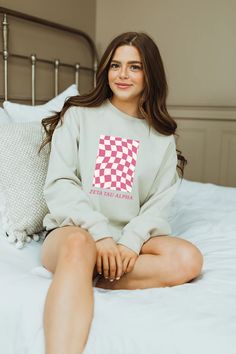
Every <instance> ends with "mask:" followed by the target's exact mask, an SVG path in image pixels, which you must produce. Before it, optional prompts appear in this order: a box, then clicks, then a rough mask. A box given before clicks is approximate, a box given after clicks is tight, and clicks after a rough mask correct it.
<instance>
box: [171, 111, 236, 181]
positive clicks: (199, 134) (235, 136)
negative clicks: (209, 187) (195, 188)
mask: <svg viewBox="0 0 236 354" xmlns="http://www.w3.org/2000/svg"><path fill="white" fill-rule="evenodd" d="M168 111H169V113H170V114H171V116H172V117H173V118H174V119H175V120H176V122H177V124H178V130H177V133H178V134H179V137H178V138H177V148H178V149H179V150H181V151H182V154H183V155H184V156H185V158H186V159H187V160H188V164H187V166H186V168H185V172H184V177H185V178H187V179H189V180H192V181H198V182H204V183H214V184H218V185H223V186H230V187H236V107H186V106H179V107H176V106H175V107H173V106H172V107H168Z"/></svg>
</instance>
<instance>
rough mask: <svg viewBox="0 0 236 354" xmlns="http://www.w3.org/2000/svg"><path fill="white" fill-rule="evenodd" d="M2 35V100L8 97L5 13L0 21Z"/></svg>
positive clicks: (6, 25)
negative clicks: (0, 21) (0, 23)
mask: <svg viewBox="0 0 236 354" xmlns="http://www.w3.org/2000/svg"><path fill="white" fill-rule="evenodd" d="M2 35H3V63H4V64H3V71H4V75H3V76H4V100H5V101H7V98H8V70H7V65H8V22H7V15H6V14H4V15H3V22H2Z"/></svg>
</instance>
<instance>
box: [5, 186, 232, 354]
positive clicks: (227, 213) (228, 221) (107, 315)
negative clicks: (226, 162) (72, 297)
mask: <svg viewBox="0 0 236 354" xmlns="http://www.w3.org/2000/svg"><path fill="white" fill-rule="evenodd" d="M170 220H171V224H172V229H173V230H172V231H173V232H172V234H173V235H179V236H181V237H182V238H185V239H187V240H190V241H191V242H192V243H194V244H195V245H197V246H198V247H199V248H200V250H201V251H202V253H203V255H204V260H205V262H204V268H203V273H202V275H201V276H200V277H199V278H198V279H197V280H195V281H193V282H191V283H187V284H184V285H180V286H175V287H172V288H157V289H145V290H132V291H130V290H116V291H111V290H103V289H98V288H94V296H95V310H94V318H93V322H92V327H91V331H90V335H89V338H88V342H87V346H86V348H85V350H84V354H235V353H236V188H226V187H219V186H216V185H212V184H201V183H196V182H189V181H186V180H184V181H183V183H182V185H181V187H180V189H179V191H178V194H177V196H176V198H175V201H174V203H173V207H172V210H171V216H170ZM40 246H41V245H40V243H36V242H32V243H31V244H28V245H27V247H25V248H24V249H21V250H18V249H16V248H15V247H14V246H13V245H11V244H8V242H7V241H6V240H5V239H4V238H3V237H0V289H1V290H0V353H1V354H43V353H44V335H43V307H44V301H45V296H46V293H47V290H48V287H49V285H50V282H51V278H50V273H49V272H47V271H46V270H45V269H44V268H42V267H40V257H39V255H40Z"/></svg>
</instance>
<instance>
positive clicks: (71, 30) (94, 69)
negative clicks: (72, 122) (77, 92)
mask: <svg viewBox="0 0 236 354" xmlns="http://www.w3.org/2000/svg"><path fill="white" fill-rule="evenodd" d="M0 13H1V14H3V21H2V36H3V51H0V54H2V55H3V78H4V96H0V100H1V99H4V100H7V99H8V59H9V57H10V56H11V57H14V58H20V59H26V60H29V57H28V56H25V55H20V54H14V53H9V49H8V42H9V41H8V35H9V29H8V26H9V23H8V16H12V17H15V18H20V19H23V20H25V21H30V22H33V23H37V24H40V25H43V26H46V27H50V28H53V29H56V30H59V31H64V32H67V33H72V34H74V35H78V36H79V37H82V38H83V39H85V41H86V42H87V44H88V45H89V49H90V52H91V56H92V62H93V67H92V68H90V67H87V66H80V65H79V64H78V63H77V64H75V65H72V64H68V63H64V62H60V61H59V60H58V59H56V60H54V61H53V60H48V59H43V58H38V57H36V55H35V54H32V55H31V56H30V60H31V101H32V105H35V101H36V90H35V87H36V75H35V74H36V63H37V62H41V63H47V64H51V65H54V93H55V96H56V95H57V94H58V86H59V82H58V77H59V69H60V67H69V68H73V69H74V72H75V84H76V85H77V88H78V85H79V72H80V70H86V71H90V72H92V73H93V84H94V86H95V79H96V72H97V64H98V55H97V50H96V47H95V44H94V42H93V40H92V39H91V38H90V37H89V36H88V35H87V34H86V33H85V32H83V31H80V30H78V29H75V28H72V27H67V26H64V25H61V24H57V23H55V22H51V21H47V20H44V19H41V18H38V17H34V16H31V15H26V14H23V13H21V12H18V11H14V10H10V9H7V8H4V7H0Z"/></svg>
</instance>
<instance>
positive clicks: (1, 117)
mask: <svg viewBox="0 0 236 354" xmlns="http://www.w3.org/2000/svg"><path fill="white" fill-rule="evenodd" d="M9 123H11V119H10V117H9V115H8V114H7V112H6V111H5V110H4V109H3V108H1V107H0V125H3V124H9Z"/></svg>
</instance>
